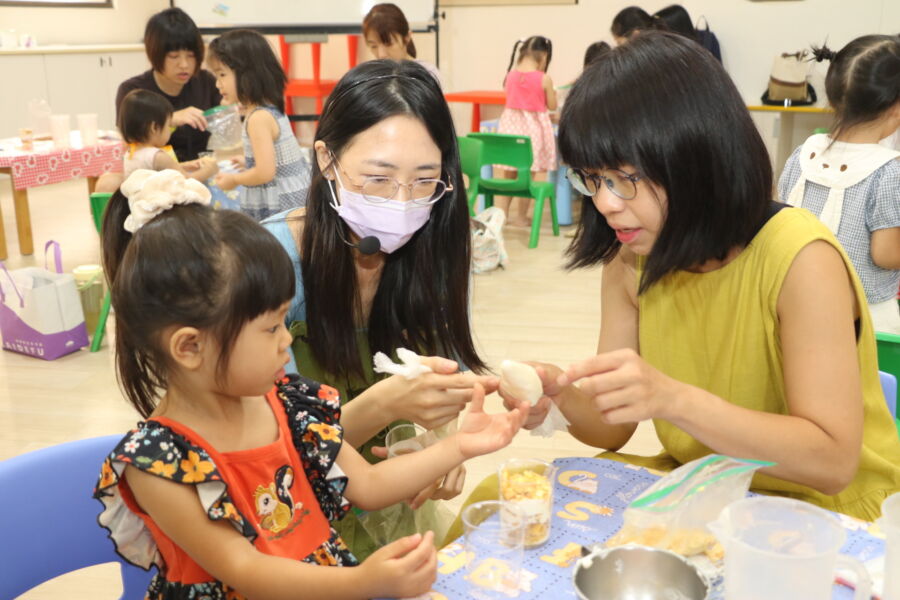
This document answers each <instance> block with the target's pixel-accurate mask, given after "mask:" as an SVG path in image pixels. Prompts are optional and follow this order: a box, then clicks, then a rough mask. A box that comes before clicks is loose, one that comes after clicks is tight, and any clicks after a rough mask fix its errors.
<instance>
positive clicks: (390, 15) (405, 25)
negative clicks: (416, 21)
mask: <svg viewBox="0 0 900 600" xmlns="http://www.w3.org/2000/svg"><path fill="white" fill-rule="evenodd" d="M362 30H363V37H365V36H367V35H369V32H370V31H371V32H374V33H377V34H378V39H380V40H381V43H382V44H391V43H392V42H393V41H394V40H393V39H392V38H393V36H394V34H397V35H399V36H400V39H401V40H402V39H403V38H405V37H406V36H409V41H408V42H406V53H407V54H409V55H410V56H412V57H413V58H415V57H416V45H415V44H414V43H413V40H412V35H410V32H409V22H408V21H407V20H406V15H404V14H403V11H402V10H400V7H398V6H397V5H396V4H391V3H390V2H383V3H381V4H376V5H375V6H373V7H372V8H371V9H370V10H369V13H368V14H367V15H366V17H365V18H364V19H363V22H362Z"/></svg>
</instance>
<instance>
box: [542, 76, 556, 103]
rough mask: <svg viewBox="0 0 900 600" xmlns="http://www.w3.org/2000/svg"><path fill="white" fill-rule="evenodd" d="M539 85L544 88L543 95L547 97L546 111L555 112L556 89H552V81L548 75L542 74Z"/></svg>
mask: <svg viewBox="0 0 900 600" xmlns="http://www.w3.org/2000/svg"><path fill="white" fill-rule="evenodd" d="M541 85H542V86H543V87H544V95H545V96H546V97H547V110H556V107H557V102H556V88H554V87H553V80H552V79H550V76H549V75H547V74H544V79H543V81H542V82H541Z"/></svg>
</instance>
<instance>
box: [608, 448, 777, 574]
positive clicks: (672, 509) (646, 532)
mask: <svg viewBox="0 0 900 600" xmlns="http://www.w3.org/2000/svg"><path fill="white" fill-rule="evenodd" d="M774 464H775V463H772V462H767V461H762V460H750V459H741V458H732V457H730V456H722V455H720V454H712V455H709V456H704V457H703V458H698V459H697V460H692V461H691V462H689V463H685V464H683V465H681V466H680V467H678V468H677V469H675V470H674V471H672V472H671V473H669V474H668V475H666V476H665V477H663V478H661V479H660V480H659V481H657V482H656V483H654V484H653V485H652V486H650V487H649V488H647V489H646V490H645V491H644V493H642V494H641V495H640V496H638V497H637V498H636V499H635V500H633V501H632V502H631V504H629V505H628V508H626V509H625V514H624V515H623V517H624V524H623V525H622V529H620V530H619V532H618V533H616V534H615V535H614V536H613V537H611V538H610V539H609V540H607V542H606V546H607V547H612V546H621V545H624V544H640V545H643V546H652V547H654V548H663V549H665V550H671V551H672V552H676V553H678V554H681V555H682V556H692V555H694V554H701V553H705V554H706V555H707V557H709V559H710V560H713V561H715V560H718V559H720V558H721V557H722V547H721V546H720V545H719V543H718V542H717V541H716V538H715V536H713V534H712V533H710V531H709V530H708V529H707V527H706V525H707V523H709V522H710V521H714V520H715V519H716V518H717V517H718V516H719V513H720V512H721V511H722V509H723V508H725V506H726V505H728V504H730V503H731V502H734V501H735V500H739V499H740V498H743V497H744V496H745V495H746V494H747V490H748V489H749V488H750V480H751V479H752V478H753V473H755V472H756V471H757V469H761V468H763V467H769V466H772V465H774Z"/></svg>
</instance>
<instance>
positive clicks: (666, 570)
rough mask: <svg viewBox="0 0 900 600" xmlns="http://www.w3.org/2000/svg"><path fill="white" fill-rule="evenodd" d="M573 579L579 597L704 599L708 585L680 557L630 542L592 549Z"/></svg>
mask: <svg viewBox="0 0 900 600" xmlns="http://www.w3.org/2000/svg"><path fill="white" fill-rule="evenodd" d="M573 579H574V584H575V593H576V594H578V597H579V598H580V599H581V600H705V599H706V598H708V595H709V587H710V586H709V583H708V582H707V581H706V579H705V578H704V577H703V576H701V575H700V573H698V572H697V569H696V568H694V566H693V565H692V564H690V563H689V562H687V561H686V560H685V559H684V558H683V557H682V556H679V555H678V554H675V553H673V552H669V551H668V550H660V549H658V548H648V547H645V546H632V545H630V546H620V547H618V548H610V549H600V548H598V549H595V550H594V551H593V552H590V553H589V554H587V555H586V556H584V557H582V558H581V559H580V560H579V561H578V563H577V564H576V566H575V573H574V575H573Z"/></svg>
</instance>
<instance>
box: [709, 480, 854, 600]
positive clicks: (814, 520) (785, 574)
mask: <svg viewBox="0 0 900 600" xmlns="http://www.w3.org/2000/svg"><path fill="white" fill-rule="evenodd" d="M709 528H710V529H711V530H712V531H713V533H715V534H716V537H718V538H719V541H720V542H722V545H723V546H724V547H725V600H756V599H759V600H798V599H800V598H802V599H803V600H826V599H828V598H831V596H832V584H833V582H834V578H835V570H836V569H838V568H840V569H847V570H850V571H852V572H853V573H855V575H856V581H855V582H854V585H855V587H856V590H855V593H854V595H853V598H854V599H855V600H869V598H870V595H871V587H872V583H871V580H870V579H869V575H868V572H867V571H866V569H865V567H863V565H862V563H860V562H859V561H858V560H856V559H855V558H852V557H850V556H846V555H843V554H838V551H839V550H840V548H841V546H842V545H843V543H844V539H845V538H846V535H847V534H846V532H845V531H844V528H843V527H842V526H841V524H840V522H839V521H838V520H837V519H836V518H835V517H834V516H832V515H831V514H829V513H828V512H827V511H825V510H823V509H821V508H819V507H818V506H813V505H812V504H809V503H807V502H801V501H799V500H793V499H790V498H776V497H755V498H744V499H742V500H738V501H736V502H733V503H731V504H729V505H728V506H727V507H725V509H724V510H723V511H722V514H721V515H720V516H719V518H718V519H717V520H716V521H713V522H712V523H710V524H709Z"/></svg>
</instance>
